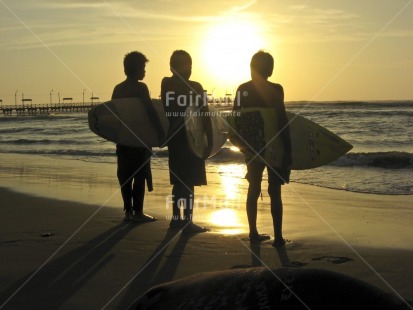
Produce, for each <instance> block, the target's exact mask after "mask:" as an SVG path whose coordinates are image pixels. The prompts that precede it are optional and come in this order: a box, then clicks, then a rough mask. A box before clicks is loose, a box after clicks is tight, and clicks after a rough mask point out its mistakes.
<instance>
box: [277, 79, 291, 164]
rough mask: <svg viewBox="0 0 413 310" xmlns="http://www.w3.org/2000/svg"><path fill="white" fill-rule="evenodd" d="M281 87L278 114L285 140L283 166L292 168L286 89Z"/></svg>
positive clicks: (282, 135)
mask: <svg viewBox="0 0 413 310" xmlns="http://www.w3.org/2000/svg"><path fill="white" fill-rule="evenodd" d="M277 86H278V87H279V96H280V100H279V103H278V104H276V115H277V118H278V123H279V124H280V126H279V128H280V130H281V133H280V134H281V137H282V140H283V142H284V149H285V153H284V158H283V164H282V165H283V168H288V169H290V168H291V137H290V128H289V124H288V119H287V113H286V110H285V105H284V90H283V87H282V86H281V85H277Z"/></svg>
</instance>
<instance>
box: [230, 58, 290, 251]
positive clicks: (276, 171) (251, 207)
mask: <svg viewBox="0 0 413 310" xmlns="http://www.w3.org/2000/svg"><path fill="white" fill-rule="evenodd" d="M250 67H251V81H249V82H246V83H244V84H241V85H240V86H239V87H238V89H237V98H235V103H234V107H233V110H234V111H236V110H238V109H242V108H251V107H267V108H268V107H271V108H274V109H275V111H276V115H277V117H278V121H279V122H278V123H279V124H280V131H281V137H282V139H283V142H284V148H285V155H284V158H283V161H282V165H281V168H275V167H271V166H269V165H266V164H265V163H263V162H262V161H260V160H259V156H255V158H250V157H249V156H246V157H245V162H246V164H247V175H246V179H247V180H248V183H249V186H248V194H247V203H246V207H247V217H248V224H249V230H250V233H249V236H250V240H251V241H252V242H260V241H263V240H268V239H270V236H268V235H262V234H259V233H258V230H257V200H258V197H259V195H260V193H261V181H262V174H263V171H264V168H265V167H267V172H268V194H269V195H270V199H271V215H272V218H273V225H274V242H273V246H274V247H279V246H283V245H284V244H285V240H284V238H283V235H282V216H283V203H282V199H281V185H283V184H285V183H288V182H289V177H290V171H291V142H290V132H289V128H288V121H287V116H286V113H285V106H284V90H283V87H282V86H281V85H280V84H275V83H271V82H269V81H268V78H269V77H270V76H271V75H272V72H273V69H274V59H273V57H272V56H271V55H270V54H269V53H266V52H263V51H259V52H257V53H256V54H255V55H254V56H253V57H252V59H251V64H250ZM255 151H256V150H255Z"/></svg>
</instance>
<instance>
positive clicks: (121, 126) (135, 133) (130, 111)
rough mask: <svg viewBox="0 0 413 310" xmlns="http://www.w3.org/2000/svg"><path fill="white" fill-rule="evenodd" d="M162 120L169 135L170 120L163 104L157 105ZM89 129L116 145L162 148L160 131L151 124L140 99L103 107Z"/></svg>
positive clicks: (97, 109)
mask: <svg viewBox="0 0 413 310" xmlns="http://www.w3.org/2000/svg"><path fill="white" fill-rule="evenodd" d="M153 106H154V108H155V110H156V112H157V114H158V116H159V118H160V120H161V124H162V130H163V131H164V133H165V136H166V133H167V131H168V126H169V123H168V119H167V118H166V115H165V111H164V109H163V106H162V102H161V101H153ZM88 119H89V128H90V130H92V131H93V132H94V133H95V134H97V135H98V136H100V137H102V138H104V139H106V140H109V141H112V142H114V143H117V144H120V145H126V146H134V147H152V146H160V145H161V144H162V142H163V141H159V137H158V130H157V129H156V128H155V126H154V124H152V122H151V121H150V119H149V117H148V115H147V113H146V109H145V107H144V105H143V103H142V101H141V99H139V98H124V99H114V100H111V101H108V102H105V103H101V104H99V105H97V106H95V107H93V108H92V109H91V110H89V114H88Z"/></svg>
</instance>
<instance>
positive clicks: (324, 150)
mask: <svg viewBox="0 0 413 310" xmlns="http://www.w3.org/2000/svg"><path fill="white" fill-rule="evenodd" d="M287 118H288V122H289V130H290V137H291V151H292V169H295V170H303V169H312V168H316V167H320V166H323V165H325V164H328V163H330V162H332V161H334V160H336V159H337V158H339V157H341V156H343V155H344V154H345V153H347V152H348V151H349V150H351V149H352V147H353V146H352V145H351V144H350V143H348V142H346V141H345V140H343V139H342V138H340V137H339V136H337V135H336V134H334V133H332V132H331V131H329V130H328V129H327V128H325V127H323V126H321V125H319V124H316V123H314V122H313V121H311V120H309V119H307V118H305V117H302V116H300V115H298V114H294V113H290V112H287ZM227 121H228V124H229V126H230V131H229V138H230V141H231V142H232V143H233V144H234V145H235V146H237V147H238V148H240V150H241V152H243V153H244V154H245V155H246V157H247V158H248V159H254V160H258V161H261V162H264V163H265V164H266V165H268V166H271V167H281V165H282V163H281V161H282V158H283V154H284V146H283V143H282V138H281V135H280V133H279V132H280V129H279V125H278V121H277V117H276V115H275V110H274V109H271V108H247V109H242V110H237V111H234V112H233V113H232V114H230V115H229V116H228V117H227ZM257 154H259V155H258V156H257Z"/></svg>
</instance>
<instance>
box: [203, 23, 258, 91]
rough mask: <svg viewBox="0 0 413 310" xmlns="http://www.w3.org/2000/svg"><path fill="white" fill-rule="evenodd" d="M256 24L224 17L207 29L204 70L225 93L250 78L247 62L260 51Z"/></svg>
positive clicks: (204, 44) (204, 43)
mask: <svg viewBox="0 0 413 310" xmlns="http://www.w3.org/2000/svg"><path fill="white" fill-rule="evenodd" d="M263 45H264V40H263V38H262V36H261V31H260V28H259V24H258V23H256V22H252V21H250V20H243V19H242V18H226V19H225V20H223V21H222V22H220V23H217V24H214V25H213V26H211V27H210V28H208V30H207V33H206V35H205V39H204V42H203V49H202V54H203V59H204V64H205V70H206V71H207V74H208V75H209V77H210V79H212V80H213V81H214V83H215V84H216V85H213V87H227V88H229V89H228V91H231V92H232V90H233V88H235V87H237V86H238V85H237V84H239V83H240V82H244V81H245V80H247V79H249V78H250V69H249V63H250V60H251V57H252V55H253V54H254V53H256V52H257V51H258V50H260V49H263V48H264V46H263Z"/></svg>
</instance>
